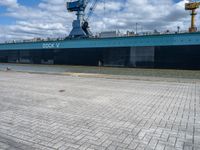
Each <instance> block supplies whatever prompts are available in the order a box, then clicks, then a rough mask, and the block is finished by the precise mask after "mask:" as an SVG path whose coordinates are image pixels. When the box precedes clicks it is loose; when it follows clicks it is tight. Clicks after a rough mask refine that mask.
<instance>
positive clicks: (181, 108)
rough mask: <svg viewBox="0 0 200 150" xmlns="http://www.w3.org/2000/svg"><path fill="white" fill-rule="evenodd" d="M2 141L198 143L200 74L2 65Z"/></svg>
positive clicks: (141, 145)
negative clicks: (141, 74) (159, 75)
mask: <svg viewBox="0 0 200 150" xmlns="http://www.w3.org/2000/svg"><path fill="white" fill-rule="evenodd" d="M179 81H180V79H179ZM0 149H2V150H5V149H7V150H14V149H15V150H33V149H37V150H40V149H42V150H43V149H45V150H57V149H60V150H64V149H69V150H70V149H71V150H75V149H80V150H82V149H88V150H92V149H95V150H103V149H108V150H115V149H116V150H124V149H128V150H131V149H137V150H142V149H146V150H154V149H155V150H173V149H174V150H175V149H177V150H182V149H185V150H199V149H200V82H185V83H184V82H176V81H173V82H172V81H171V82H167V81H153V80H152V81H151V80H150V81H144V80H128V79H126V80H123V79H120V80H119V79H105V78H95V77H90V78H88V77H76V76H64V75H47V74H30V73H19V72H0Z"/></svg>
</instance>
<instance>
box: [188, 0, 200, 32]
mask: <svg viewBox="0 0 200 150" xmlns="http://www.w3.org/2000/svg"><path fill="white" fill-rule="evenodd" d="M199 6H200V2H196V1H195V2H193V1H189V2H188V3H186V4H185V10H190V11H192V13H191V27H190V28H189V32H196V31H197V27H196V26H195V16H196V15H197V13H196V9H197V8H199Z"/></svg>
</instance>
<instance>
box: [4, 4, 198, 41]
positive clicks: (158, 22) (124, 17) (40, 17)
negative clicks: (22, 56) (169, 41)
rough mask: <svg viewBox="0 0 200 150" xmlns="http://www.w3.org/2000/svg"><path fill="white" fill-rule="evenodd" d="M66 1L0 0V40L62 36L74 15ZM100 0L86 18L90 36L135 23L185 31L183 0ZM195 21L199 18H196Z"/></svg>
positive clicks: (146, 27) (186, 14)
mask: <svg viewBox="0 0 200 150" xmlns="http://www.w3.org/2000/svg"><path fill="white" fill-rule="evenodd" d="M66 1H67V0H0V33H1V35H0V41H5V40H11V39H31V38H34V37H41V38H46V37H62V36H67V34H68V33H69V32H70V30H71V23H72V21H73V19H74V18H75V14H74V13H68V12H67V10H66V8H65V2H66ZM102 1H103V0H100V2H99V4H98V5H97V8H96V10H95V13H94V14H93V16H92V18H91V19H90V26H91V30H92V31H93V32H94V33H97V32H101V31H104V30H120V31H121V32H125V30H134V25H135V23H136V22H137V23H138V24H139V25H140V26H141V28H142V29H143V30H145V31H153V30H154V29H157V30H160V31H164V30H167V29H168V30H176V28H177V26H180V27H181V29H182V30H186V29H187V28H188V25H189V19H190V18H189V12H185V10H184V4H185V2H186V0H159V1H158V0H139V1H138V0H109V1H108V0H106V4H105V8H106V9H105V10H104V9H103V7H104V5H103V3H102ZM198 18H199V17H198Z"/></svg>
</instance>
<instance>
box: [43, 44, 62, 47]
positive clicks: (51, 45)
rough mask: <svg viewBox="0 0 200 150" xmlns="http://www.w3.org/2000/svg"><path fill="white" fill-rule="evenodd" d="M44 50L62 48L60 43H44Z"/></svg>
mask: <svg viewBox="0 0 200 150" xmlns="http://www.w3.org/2000/svg"><path fill="white" fill-rule="evenodd" d="M42 48H60V43H43V44H42Z"/></svg>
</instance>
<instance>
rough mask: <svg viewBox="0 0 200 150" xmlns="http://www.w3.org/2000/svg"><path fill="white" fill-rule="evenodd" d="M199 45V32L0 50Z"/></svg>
mask: <svg viewBox="0 0 200 150" xmlns="http://www.w3.org/2000/svg"><path fill="white" fill-rule="evenodd" d="M176 45H200V32H198V33H184V34H168V35H150V36H135V37H117V38H102V39H71V40H64V41H49V42H30V43H15V44H0V50H32V49H67V48H101V47H102V48H103V47H137V46H138V47H140V46H176Z"/></svg>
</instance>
